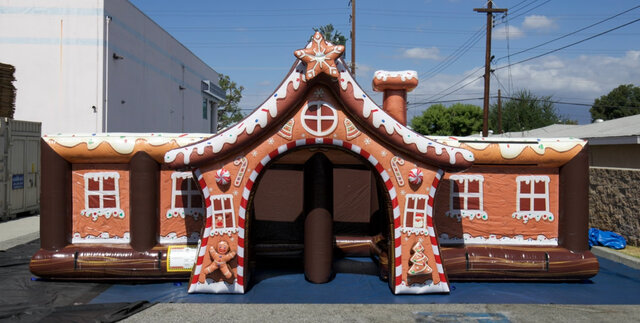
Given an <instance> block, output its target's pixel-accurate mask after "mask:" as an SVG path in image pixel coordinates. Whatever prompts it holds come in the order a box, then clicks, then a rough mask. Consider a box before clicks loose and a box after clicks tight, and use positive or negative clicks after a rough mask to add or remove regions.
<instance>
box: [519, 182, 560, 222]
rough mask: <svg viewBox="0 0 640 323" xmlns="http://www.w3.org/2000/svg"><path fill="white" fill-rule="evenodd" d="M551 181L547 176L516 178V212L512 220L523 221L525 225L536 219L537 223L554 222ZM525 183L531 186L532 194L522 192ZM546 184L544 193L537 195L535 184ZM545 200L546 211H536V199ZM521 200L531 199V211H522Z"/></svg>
mask: <svg viewBox="0 0 640 323" xmlns="http://www.w3.org/2000/svg"><path fill="white" fill-rule="evenodd" d="M550 181H551V179H550V178H549V176H546V175H530V176H518V177H516V185H517V186H518V188H517V193H516V212H513V214H512V215H511V217H512V218H514V219H517V220H522V221H523V222H524V223H527V222H529V220H531V219H535V220H536V221H537V222H540V220H541V219H542V220H547V221H549V222H552V221H553V220H554V218H555V217H554V215H553V213H551V212H550V211H549V182H550ZM522 182H524V183H525V184H529V185H530V189H529V192H530V193H522V192H521V191H520V186H521V185H520V184H521V183H522ZM538 182H544V193H543V194H540V193H535V191H534V187H535V183H538ZM541 198H543V199H544V200H545V210H544V211H534V207H533V206H534V203H535V199H541ZM520 199H529V211H522V210H520Z"/></svg>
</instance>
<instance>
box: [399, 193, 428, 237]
mask: <svg viewBox="0 0 640 323" xmlns="http://www.w3.org/2000/svg"><path fill="white" fill-rule="evenodd" d="M430 198H431V196H430V195H425V194H406V195H405V198H404V219H403V228H402V232H405V233H408V234H411V233H415V234H426V232H427V227H428V225H427V224H428V217H429V216H431V214H432V211H433V209H432V208H431V206H429V199H430ZM422 199H423V200H424V209H420V208H418V201H419V200H422ZM411 200H413V206H412V207H410V205H409V203H410V201H411ZM409 212H412V213H413V216H412V223H411V225H407V218H408V216H407V213H409ZM417 213H421V214H424V220H423V223H422V226H421V227H418V226H415V225H416V214H417Z"/></svg>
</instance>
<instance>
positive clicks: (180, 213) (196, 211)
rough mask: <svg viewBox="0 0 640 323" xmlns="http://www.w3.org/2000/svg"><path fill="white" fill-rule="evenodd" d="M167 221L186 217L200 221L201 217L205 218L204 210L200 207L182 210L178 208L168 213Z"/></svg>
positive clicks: (169, 210)
mask: <svg viewBox="0 0 640 323" xmlns="http://www.w3.org/2000/svg"><path fill="white" fill-rule="evenodd" d="M165 215H166V217H167V219H171V218H178V217H180V218H183V219H184V217H185V215H186V216H190V217H192V218H193V219H194V220H198V218H199V217H201V216H204V208H202V207H199V208H181V207H176V208H171V209H168V210H167V213H166V214H165Z"/></svg>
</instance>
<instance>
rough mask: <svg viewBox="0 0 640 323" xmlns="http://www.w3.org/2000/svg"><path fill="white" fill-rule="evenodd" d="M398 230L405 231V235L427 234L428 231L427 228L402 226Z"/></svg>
mask: <svg viewBox="0 0 640 323" xmlns="http://www.w3.org/2000/svg"><path fill="white" fill-rule="evenodd" d="M405 217H406V215H405ZM405 220H406V219H405ZM425 222H426V221H425ZM400 232H402V233H406V234H407V235H411V234H412V233H413V234H415V235H417V236H418V235H420V236H428V235H429V232H428V231H427V229H423V228H410V227H402V228H400Z"/></svg>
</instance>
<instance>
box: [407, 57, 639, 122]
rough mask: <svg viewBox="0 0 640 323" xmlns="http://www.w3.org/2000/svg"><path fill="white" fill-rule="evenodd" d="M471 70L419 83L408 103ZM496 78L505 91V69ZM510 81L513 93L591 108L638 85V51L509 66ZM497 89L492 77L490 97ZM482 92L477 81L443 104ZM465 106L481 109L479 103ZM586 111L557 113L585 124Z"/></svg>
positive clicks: (574, 108)
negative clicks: (621, 87) (618, 90)
mask: <svg viewBox="0 0 640 323" xmlns="http://www.w3.org/2000/svg"><path fill="white" fill-rule="evenodd" d="M478 67H479V66H477V67H475V68H474V69H476V68H478ZM474 69H470V70H468V71H464V72H463V73H460V74H456V75H446V74H440V75H437V76H436V77H434V78H431V79H429V80H427V81H426V82H421V83H420V85H418V88H416V89H415V90H414V91H413V92H411V93H410V94H409V96H410V97H409V100H410V101H411V102H420V101H424V100H426V99H428V98H430V96H432V95H433V94H435V93H438V92H440V91H442V90H444V89H446V88H448V87H449V86H451V85H452V84H454V83H456V82H458V81H459V80H460V79H461V78H462V77H463V76H464V75H466V74H468V73H470V72H471V71H473V70H474ZM495 74H497V76H498V79H499V80H500V82H501V83H502V85H504V86H505V87H507V89H508V82H509V71H508V69H506V68H504V69H499V70H496V71H495ZM479 75H482V71H478V72H477V73H476V74H475V75H474V77H477V76H479ZM511 77H512V82H513V90H520V89H527V90H530V91H531V92H533V94H535V95H538V96H547V95H550V96H552V98H553V99H555V100H560V101H565V102H577V103H587V104H590V103H592V102H593V100H594V99H596V98H599V97H600V96H602V95H605V94H607V93H609V91H611V90H612V89H614V88H616V87H617V86H619V85H620V84H630V83H633V84H637V83H638V80H640V51H628V52H626V53H625V54H624V55H622V56H603V55H581V56H578V57H573V58H561V57H557V56H546V57H544V58H540V59H536V60H533V61H530V62H526V63H522V64H518V65H514V66H512V67H511ZM471 80H473V77H472V78H469V79H468V80H466V81H464V82H461V83H460V84H458V85H457V86H455V87H453V88H451V89H450V90H447V91H445V92H443V93H448V92H450V91H452V90H455V89H457V88H458V87H460V86H462V85H464V84H466V83H467V82H469V81H471ZM499 88H502V86H501V85H500V83H498V82H497V81H496V79H495V78H493V77H492V80H491V93H492V94H493V95H495V93H496V92H497V89H499ZM482 91H483V82H482V78H480V79H477V80H476V81H475V82H472V83H471V84H469V86H467V87H465V88H464V89H462V90H460V91H457V92H455V93H454V94H452V95H449V96H447V97H444V98H442V100H449V99H461V98H476V97H482ZM502 93H503V95H504V96H507V95H508V94H509V93H507V92H506V91H505V89H503V90H502ZM438 97H439V96H438ZM438 97H436V98H438ZM430 99H431V100H432V99H434V98H430ZM466 103H471V104H477V105H482V101H481V100H478V101H477V102H476V101H469V102H466ZM423 108H425V107H421V108H419V109H416V111H411V110H410V112H412V113H413V114H415V113H418V112H419V110H421V109H423ZM588 110H589V107H584V106H568V107H567V110H565V111H560V112H561V114H567V115H568V116H569V117H570V118H572V119H578V121H580V122H583V123H584V122H589V120H588V119H589V112H588ZM410 114H411V113H410ZM413 114H412V115H411V116H413Z"/></svg>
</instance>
